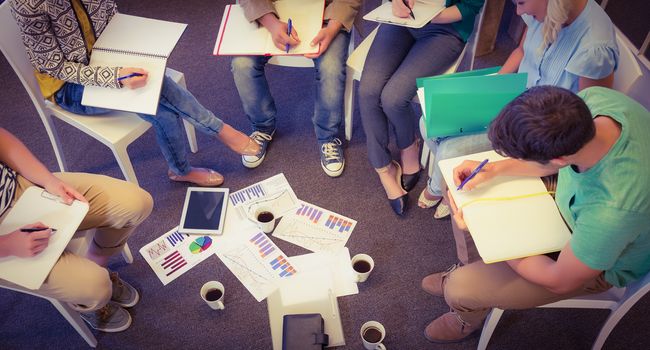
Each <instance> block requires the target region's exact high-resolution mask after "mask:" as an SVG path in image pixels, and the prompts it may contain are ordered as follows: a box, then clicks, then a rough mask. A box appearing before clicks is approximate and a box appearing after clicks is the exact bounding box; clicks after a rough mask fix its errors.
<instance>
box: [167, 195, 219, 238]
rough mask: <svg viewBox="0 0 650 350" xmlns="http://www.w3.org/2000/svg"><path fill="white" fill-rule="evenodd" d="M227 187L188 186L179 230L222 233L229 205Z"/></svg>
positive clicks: (211, 233)
mask: <svg viewBox="0 0 650 350" xmlns="http://www.w3.org/2000/svg"><path fill="white" fill-rule="evenodd" d="M228 192H229V191H228V189H227V188H204V187H188V188H187V194H186V195H185V204H183V214H182V216H181V224H180V225H179V226H178V232H180V233H188V234H204V235H221V234H222V233H223V226H224V222H225V220H226V208H227V207H228Z"/></svg>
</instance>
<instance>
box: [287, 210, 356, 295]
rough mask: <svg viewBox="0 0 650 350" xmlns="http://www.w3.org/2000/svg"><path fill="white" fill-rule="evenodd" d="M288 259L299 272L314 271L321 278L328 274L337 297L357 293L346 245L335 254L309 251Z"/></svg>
mask: <svg viewBox="0 0 650 350" xmlns="http://www.w3.org/2000/svg"><path fill="white" fill-rule="evenodd" d="M283 220H284V219H283ZM289 261H291V263H292V264H293V266H294V267H295V268H296V269H297V270H299V271H300V272H301V274H302V273H303V272H305V273H316V274H321V277H323V278H326V275H329V276H330V278H331V279H332V287H333V289H332V291H333V293H334V295H335V296H337V297H342V296H346V295H353V294H358V293H359V288H358V286H357V283H356V282H355V274H354V271H353V270H352V262H351V261H350V251H349V250H348V248H347V247H343V248H342V249H340V250H339V251H338V252H337V253H336V254H329V253H309V254H303V255H297V256H292V257H290V258H289Z"/></svg>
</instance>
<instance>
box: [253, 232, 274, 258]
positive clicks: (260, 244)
mask: <svg viewBox="0 0 650 350" xmlns="http://www.w3.org/2000/svg"><path fill="white" fill-rule="evenodd" d="M250 242H251V243H253V244H254V245H255V246H257V248H259V250H258V253H259V254H260V256H261V257H262V258H265V257H266V256H267V255H269V254H271V253H272V252H273V251H274V250H275V246H274V245H273V242H271V240H270V239H269V238H268V237H267V236H266V235H265V234H263V233H262V232H259V233H258V234H256V235H255V236H253V238H251V239H250Z"/></svg>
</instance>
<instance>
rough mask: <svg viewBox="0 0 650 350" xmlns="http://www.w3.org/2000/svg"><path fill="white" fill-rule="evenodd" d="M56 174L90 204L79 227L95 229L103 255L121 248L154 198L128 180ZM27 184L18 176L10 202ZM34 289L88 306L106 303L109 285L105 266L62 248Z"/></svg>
mask: <svg viewBox="0 0 650 350" xmlns="http://www.w3.org/2000/svg"><path fill="white" fill-rule="evenodd" d="M55 175H56V176H57V177H58V178H60V179H61V180H63V181H64V182H65V183H67V184H69V185H70V186H72V187H74V188H75V189H76V190H77V191H79V192H80V193H81V194H83V195H84V197H86V199H87V200H88V202H89V204H90V209H89V211H88V214H87V215H86V217H85V218H84V220H83V221H82V222H81V225H80V226H79V230H80V231H82V230H88V229H93V228H94V229H96V231H95V235H94V237H93V242H92V244H93V245H95V247H97V248H99V252H100V254H102V255H112V254H114V253H115V252H118V251H120V250H121V249H122V246H124V243H126V240H127V239H128V238H129V235H131V233H132V232H133V230H134V229H135V228H136V227H137V226H138V225H139V224H140V223H141V222H142V221H144V219H146V218H147V217H148V216H149V214H150V213H151V209H152V207H153V200H152V198H151V196H150V195H149V193H147V192H146V191H144V190H143V189H141V188H140V187H138V186H137V185H134V184H132V183H130V182H125V181H121V180H117V179H114V178H111V177H108V176H103V175H94V174H85V173H56V174H55ZM30 186H33V184H32V183H31V182H29V181H28V180H27V179H25V178H24V177H22V176H20V175H19V176H18V183H17V187H16V194H15V196H14V203H15V201H16V200H18V198H19V197H20V196H21V195H22V193H23V192H24V191H25V190H26V189H27V188H28V187H30ZM12 204H13V203H12ZM38 291H39V293H41V294H44V295H46V296H49V297H53V298H56V299H58V300H61V301H64V302H68V303H70V304H72V305H73V306H76V308H77V309H79V310H80V311H92V310H96V309H99V308H101V307H102V306H104V305H106V303H107V302H108V301H109V300H110V299H111V294H112V287H111V281H110V279H109V278H108V271H107V270H106V269H105V268H103V267H101V266H99V265H97V264H95V263H94V262H93V261H90V260H88V259H86V258H83V257H80V256H77V255H74V254H71V253H68V252H65V253H63V255H61V257H60V258H59V260H58V261H57V263H56V264H55V265H54V267H53V268H52V271H51V272H50V274H49V275H48V277H47V279H46V280H45V283H43V285H42V286H41V288H40V289H39V290H38Z"/></svg>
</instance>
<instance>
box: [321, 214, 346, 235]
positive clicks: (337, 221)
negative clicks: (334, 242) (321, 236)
mask: <svg viewBox="0 0 650 350" xmlns="http://www.w3.org/2000/svg"><path fill="white" fill-rule="evenodd" d="M325 227H327V228H329V229H331V230H336V229H338V231H339V232H349V231H350V229H351V228H352V222H350V221H348V220H345V219H342V218H340V217H338V216H335V215H330V216H329V217H328V218H327V221H325Z"/></svg>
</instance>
